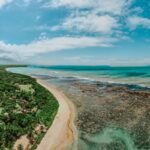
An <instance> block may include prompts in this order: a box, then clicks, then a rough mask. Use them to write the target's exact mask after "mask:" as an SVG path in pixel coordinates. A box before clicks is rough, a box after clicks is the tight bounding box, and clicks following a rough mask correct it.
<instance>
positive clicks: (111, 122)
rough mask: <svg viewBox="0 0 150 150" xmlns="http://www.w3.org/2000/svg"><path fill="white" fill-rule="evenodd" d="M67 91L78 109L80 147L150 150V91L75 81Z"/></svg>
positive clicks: (133, 87) (98, 149)
mask: <svg viewBox="0 0 150 150" xmlns="http://www.w3.org/2000/svg"><path fill="white" fill-rule="evenodd" d="M67 90H68V92H67V93H68V96H69V97H70V98H71V99H72V100H73V102H74V103H75V105H76V107H77V110H78V114H77V119H76V124H77V127H78V129H79V131H80V139H81V141H80V142H79V144H80V146H79V147H80V148H81V147H84V149H85V146H83V145H86V146H87V145H88V147H87V148H86V149H93V150H101V149H106V150H149V149H150V90H149V89H147V88H141V87H138V86H130V85H129V86H128V85H119V84H108V83H107V84H105V83H101V82H95V83H91V82H78V81H74V82H72V83H71V84H70V85H69V89H67ZM80 148H79V149H80ZM81 149H83V148H81Z"/></svg>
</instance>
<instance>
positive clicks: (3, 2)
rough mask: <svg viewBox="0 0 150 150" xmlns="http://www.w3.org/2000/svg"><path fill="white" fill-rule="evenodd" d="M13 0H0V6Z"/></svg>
mask: <svg viewBox="0 0 150 150" xmlns="http://www.w3.org/2000/svg"><path fill="white" fill-rule="evenodd" d="M12 1H13V0H0V8H2V7H3V6H5V5H7V4H8V3H11V2H12Z"/></svg>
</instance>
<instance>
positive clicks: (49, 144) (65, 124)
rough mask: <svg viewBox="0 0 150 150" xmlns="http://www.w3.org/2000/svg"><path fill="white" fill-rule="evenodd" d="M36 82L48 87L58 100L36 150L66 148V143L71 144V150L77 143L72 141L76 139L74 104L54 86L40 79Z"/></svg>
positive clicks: (64, 149) (61, 149) (74, 148)
mask: <svg viewBox="0 0 150 150" xmlns="http://www.w3.org/2000/svg"><path fill="white" fill-rule="evenodd" d="M37 82H38V83H39V84H41V85H42V86H43V87H45V88H46V89H48V90H49V91H50V92H51V93H52V94H53V95H54V96H55V98H56V99H57V100H58V102H59V109H58V112H57V115H56V117H55V119H54V121H53V123H52V125H51V127H50V128H49V129H48V131H47V133H46V135H45V136H44V138H43V139H42V141H41V143H40V144H39V145H38V147H37V150H66V149H67V148H68V145H70V146H71V150H76V149H77V143H76V142H73V141H77V131H76V128H75V125H74V118H75V107H74V105H73V104H72V102H71V101H70V100H69V99H68V98H67V97H66V96H65V95H64V94H63V92H61V91H60V90H58V89H56V88H55V87H54V86H52V85H50V84H48V83H47V82H45V81H43V80H40V79H38V80H37ZM69 148H70V147H69Z"/></svg>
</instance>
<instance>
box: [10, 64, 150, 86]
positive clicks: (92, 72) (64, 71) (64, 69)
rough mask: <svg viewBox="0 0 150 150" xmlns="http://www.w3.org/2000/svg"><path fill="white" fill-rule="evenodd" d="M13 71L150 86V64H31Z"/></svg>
mask: <svg viewBox="0 0 150 150" xmlns="http://www.w3.org/2000/svg"><path fill="white" fill-rule="evenodd" d="M10 70H11V71H14V72H18V73H25V74H33V75H36V74H39V72H40V74H41V75H48V76H51V77H58V78H77V79H81V80H91V81H102V82H110V83H121V84H138V85H140V86H147V87H150V66H144V67H110V66H47V67H46V66H29V67H27V68H11V69H10Z"/></svg>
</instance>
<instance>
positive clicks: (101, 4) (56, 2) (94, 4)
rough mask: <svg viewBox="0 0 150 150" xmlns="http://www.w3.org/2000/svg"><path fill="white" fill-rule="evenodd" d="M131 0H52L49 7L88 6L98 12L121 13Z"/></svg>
mask: <svg viewBox="0 0 150 150" xmlns="http://www.w3.org/2000/svg"><path fill="white" fill-rule="evenodd" d="M131 2H132V0H80V1H79V0H52V1H51V3H50V6H51V7H54V8H57V7H68V8H78V9H82V8H88V9H94V10H97V11H99V12H104V13H106V12H107V13H111V14H121V13H122V12H123V11H125V10H126V8H128V7H129V6H130V4H131Z"/></svg>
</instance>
